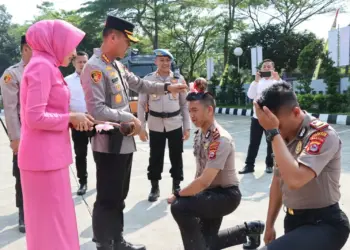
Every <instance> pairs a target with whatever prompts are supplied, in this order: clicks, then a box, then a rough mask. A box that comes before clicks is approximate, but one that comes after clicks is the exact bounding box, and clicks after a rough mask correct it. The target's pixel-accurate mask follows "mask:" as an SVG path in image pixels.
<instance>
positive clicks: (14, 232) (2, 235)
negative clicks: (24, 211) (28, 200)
mask: <svg viewBox="0 0 350 250" xmlns="http://www.w3.org/2000/svg"><path fill="white" fill-rule="evenodd" d="M6 227H10V228H9V229H5V228H6ZM0 230H1V232H0V249H2V248H3V247H5V246H7V245H9V244H11V243H12V242H14V241H16V240H19V239H21V238H22V237H25V234H22V233H20V232H19V231H18V213H13V214H10V215H5V216H0Z"/></svg>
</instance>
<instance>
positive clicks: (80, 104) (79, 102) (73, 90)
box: [65, 51, 89, 195]
mask: <svg viewBox="0 0 350 250" xmlns="http://www.w3.org/2000/svg"><path fill="white" fill-rule="evenodd" d="M88 59H89V58H88V54H87V53H85V52H82V51H78V52H77V56H76V57H75V58H74V59H73V61H72V63H73V66H74V68H75V72H74V73H73V74H71V75H69V76H67V77H66V78H65V80H66V82H67V84H68V87H69V90H70V104H69V108H70V110H71V111H73V112H84V113H86V112H87V109H86V103H85V95H84V90H83V88H82V86H81V83H80V72H81V71H82V69H83V68H84V65H85V63H86V62H87V61H88ZM72 139H73V144H74V152H75V165H76V168H77V174H78V178H79V183H80V186H79V189H78V192H77V194H78V195H84V194H85V193H86V190H87V160H86V157H87V152H88V144H89V137H88V135H87V133H86V132H85V131H78V130H75V129H73V128H72Z"/></svg>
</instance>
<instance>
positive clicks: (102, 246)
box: [95, 242, 115, 250]
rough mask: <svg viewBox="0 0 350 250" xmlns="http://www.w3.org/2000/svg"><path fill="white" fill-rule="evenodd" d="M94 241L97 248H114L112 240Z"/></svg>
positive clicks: (112, 249)
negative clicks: (104, 241) (107, 241)
mask: <svg viewBox="0 0 350 250" xmlns="http://www.w3.org/2000/svg"><path fill="white" fill-rule="evenodd" d="M95 243H96V249H97V250H115V248H114V246H113V242H109V243H99V242H95Z"/></svg>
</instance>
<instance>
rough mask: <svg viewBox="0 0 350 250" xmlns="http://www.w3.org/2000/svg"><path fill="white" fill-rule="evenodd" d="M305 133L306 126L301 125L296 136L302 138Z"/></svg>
mask: <svg viewBox="0 0 350 250" xmlns="http://www.w3.org/2000/svg"><path fill="white" fill-rule="evenodd" d="M305 134H306V127H302V128H301V130H300V131H299V134H298V137H299V138H300V139H301V138H304V136H305Z"/></svg>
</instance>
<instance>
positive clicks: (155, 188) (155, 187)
mask: <svg viewBox="0 0 350 250" xmlns="http://www.w3.org/2000/svg"><path fill="white" fill-rule="evenodd" d="M151 184H152V189H151V193H150V194H149V196H148V201H150V202H154V201H157V200H158V198H159V196H160V192H159V182H158V181H151Z"/></svg>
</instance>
